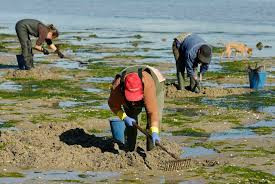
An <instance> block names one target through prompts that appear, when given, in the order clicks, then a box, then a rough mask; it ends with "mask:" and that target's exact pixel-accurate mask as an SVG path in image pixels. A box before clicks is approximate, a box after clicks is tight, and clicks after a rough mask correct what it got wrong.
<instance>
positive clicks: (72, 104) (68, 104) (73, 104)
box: [58, 101, 84, 108]
mask: <svg viewBox="0 0 275 184" xmlns="http://www.w3.org/2000/svg"><path fill="white" fill-rule="evenodd" d="M83 103H84V102H75V101H63V102H59V103H58V106H59V107H60V108H69V107H76V106H80V105H82V104H83Z"/></svg>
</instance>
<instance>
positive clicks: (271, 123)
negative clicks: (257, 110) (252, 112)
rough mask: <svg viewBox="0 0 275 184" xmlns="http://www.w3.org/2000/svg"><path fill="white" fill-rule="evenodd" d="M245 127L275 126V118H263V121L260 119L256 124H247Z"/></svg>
mask: <svg viewBox="0 0 275 184" xmlns="http://www.w3.org/2000/svg"><path fill="white" fill-rule="evenodd" d="M245 127H248V128H249V127H252V128H255V127H275V119H272V120H270V121H266V120H262V121H259V122H257V123H255V124H252V125H247V126H245Z"/></svg>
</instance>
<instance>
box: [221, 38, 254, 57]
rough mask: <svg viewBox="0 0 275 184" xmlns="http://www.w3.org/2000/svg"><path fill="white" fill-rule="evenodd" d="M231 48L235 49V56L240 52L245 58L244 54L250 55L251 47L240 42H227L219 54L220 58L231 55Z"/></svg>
mask: <svg viewBox="0 0 275 184" xmlns="http://www.w3.org/2000/svg"><path fill="white" fill-rule="evenodd" d="M232 50H235V52H236V54H235V57H236V56H237V53H240V54H242V56H243V57H244V58H245V57H246V56H248V57H249V56H251V55H252V48H249V47H247V45H246V44H244V43H240V42H229V43H227V44H226V45H225V50H224V51H223V52H222V54H221V58H222V57H223V56H224V55H226V56H227V57H228V58H229V57H230V56H231V53H232Z"/></svg>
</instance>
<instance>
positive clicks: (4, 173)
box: [0, 172, 25, 178]
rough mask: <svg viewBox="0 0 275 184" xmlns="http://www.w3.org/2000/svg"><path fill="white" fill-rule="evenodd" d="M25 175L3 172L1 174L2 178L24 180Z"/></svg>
mask: <svg viewBox="0 0 275 184" xmlns="http://www.w3.org/2000/svg"><path fill="white" fill-rule="evenodd" d="M24 177H25V175H24V174H22V173H18V172H3V173H0V178H24Z"/></svg>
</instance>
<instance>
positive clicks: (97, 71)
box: [88, 62, 124, 77]
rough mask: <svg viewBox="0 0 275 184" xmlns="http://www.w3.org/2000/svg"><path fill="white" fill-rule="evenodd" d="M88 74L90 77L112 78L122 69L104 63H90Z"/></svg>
mask: <svg viewBox="0 0 275 184" xmlns="http://www.w3.org/2000/svg"><path fill="white" fill-rule="evenodd" d="M88 69H90V71H89V73H90V76H92V77H114V76H115V75H116V74H117V73H119V72H120V71H122V70H123V69H124V67H112V66H110V65H108V64H106V63H103V62H99V63H91V64H89V65H88Z"/></svg>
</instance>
